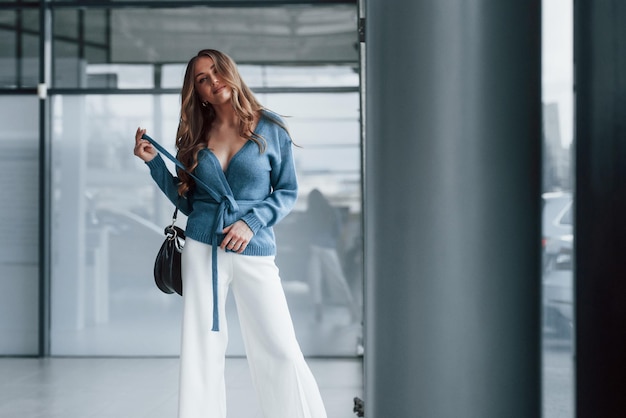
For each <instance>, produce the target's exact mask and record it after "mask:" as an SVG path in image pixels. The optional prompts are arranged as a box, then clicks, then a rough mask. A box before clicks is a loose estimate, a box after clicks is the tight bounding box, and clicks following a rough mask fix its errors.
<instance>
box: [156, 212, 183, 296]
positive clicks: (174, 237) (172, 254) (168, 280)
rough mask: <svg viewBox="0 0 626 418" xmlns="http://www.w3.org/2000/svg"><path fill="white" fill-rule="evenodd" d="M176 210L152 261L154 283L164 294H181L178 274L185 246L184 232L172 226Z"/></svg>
mask: <svg viewBox="0 0 626 418" xmlns="http://www.w3.org/2000/svg"><path fill="white" fill-rule="evenodd" d="M177 214H178V208H176V209H175V210H174V216H173V217H172V224H171V225H168V226H166V227H165V231H164V232H165V241H164V242H163V245H161V248H160V249H159V252H158V253H157V256H156V260H155V261H154V281H155V283H156V285H157V287H158V288H159V290H161V291H162V292H164V293H167V294H171V293H174V292H176V293H178V294H179V295H181V296H182V294H183V279H182V274H181V272H180V258H181V255H182V251H183V247H184V245H185V231H183V230H182V229H181V228H179V227H177V226H176V225H174V224H175V223H176V215H177Z"/></svg>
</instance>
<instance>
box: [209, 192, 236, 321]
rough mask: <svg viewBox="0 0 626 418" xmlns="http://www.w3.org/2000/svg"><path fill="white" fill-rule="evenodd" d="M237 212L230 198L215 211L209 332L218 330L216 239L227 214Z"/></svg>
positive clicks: (221, 231) (221, 232)
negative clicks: (211, 316) (211, 319)
mask: <svg viewBox="0 0 626 418" xmlns="http://www.w3.org/2000/svg"><path fill="white" fill-rule="evenodd" d="M238 211H239V205H237V201H236V200H235V199H233V197H232V196H223V197H222V201H221V202H220V205H219V207H218V209H217V216H216V217H215V221H214V224H213V234H212V235H211V284H212V286H213V327H212V328H211V331H219V330H220V317H219V310H218V305H217V244H218V237H219V236H220V235H221V234H223V233H224V227H225V226H226V225H224V219H225V215H226V213H227V212H230V213H235V212H238Z"/></svg>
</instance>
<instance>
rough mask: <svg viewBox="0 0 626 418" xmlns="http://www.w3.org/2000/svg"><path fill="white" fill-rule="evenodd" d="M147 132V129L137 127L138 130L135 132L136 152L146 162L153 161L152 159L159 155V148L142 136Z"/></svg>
mask: <svg viewBox="0 0 626 418" xmlns="http://www.w3.org/2000/svg"><path fill="white" fill-rule="evenodd" d="M145 133H146V130H145V129H141V128H137V132H136V133H135V151H134V154H135V155H136V156H137V157H139V158H141V159H142V160H144V161H145V162H148V161H152V159H153V158H154V157H156V156H157V150H156V149H154V147H153V146H152V144H151V143H150V141H148V140H146V139H142V138H141V136H142V135H143V134H145Z"/></svg>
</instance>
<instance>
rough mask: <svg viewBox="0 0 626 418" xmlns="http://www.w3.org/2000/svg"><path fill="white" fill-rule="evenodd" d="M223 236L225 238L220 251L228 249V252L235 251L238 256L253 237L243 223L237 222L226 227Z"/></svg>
mask: <svg viewBox="0 0 626 418" xmlns="http://www.w3.org/2000/svg"><path fill="white" fill-rule="evenodd" d="M224 234H225V236H224V239H223V240H222V245H220V248H221V249H222V250H225V249H227V248H228V249H229V250H230V251H235V252H237V253H239V254H241V253H242V252H243V250H245V249H246V247H247V246H248V243H249V242H250V240H251V239H252V237H253V236H254V233H253V232H252V230H251V229H250V227H249V226H248V224H247V223H245V222H244V221H237V222H235V223H234V224H232V225H228V226H227V227H225V228H224Z"/></svg>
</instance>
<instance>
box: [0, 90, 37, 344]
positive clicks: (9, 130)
mask: <svg viewBox="0 0 626 418" xmlns="http://www.w3.org/2000/svg"><path fill="white" fill-rule="evenodd" d="M0 108H1V109H2V112H0V166H1V167H2V176H0V188H2V190H3V193H5V196H7V197H10V198H9V199H2V202H4V203H1V204H0V236H2V237H3V239H2V241H1V245H2V250H1V251H0V272H2V273H1V274H0V288H1V289H2V292H0V335H1V336H2V338H0V355H36V354H37V353H38V347H39V339H38V338H39V311H38V309H37V306H39V290H38V289H39V260H38V254H39V235H38V226H39V174H38V173H39V169H38V167H39V122H38V115H39V112H38V109H39V101H38V99H37V98H36V97H34V96H31V97H25V96H0Z"/></svg>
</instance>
